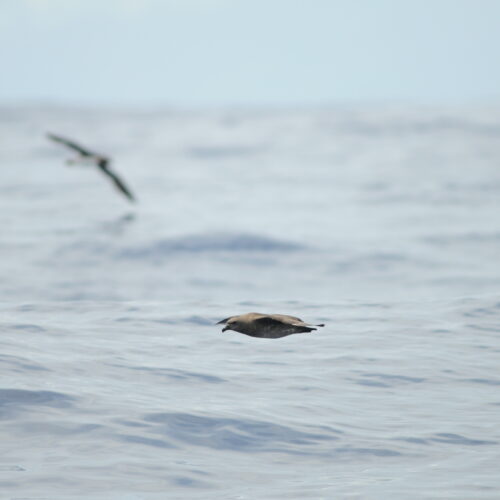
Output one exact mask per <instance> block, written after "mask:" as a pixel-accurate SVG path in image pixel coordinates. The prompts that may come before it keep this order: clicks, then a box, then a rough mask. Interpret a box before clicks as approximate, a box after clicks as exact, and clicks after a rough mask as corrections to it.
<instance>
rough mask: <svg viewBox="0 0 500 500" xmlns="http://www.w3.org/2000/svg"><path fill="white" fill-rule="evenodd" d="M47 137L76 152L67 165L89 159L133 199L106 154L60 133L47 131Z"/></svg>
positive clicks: (124, 193) (121, 190) (122, 191)
mask: <svg viewBox="0 0 500 500" xmlns="http://www.w3.org/2000/svg"><path fill="white" fill-rule="evenodd" d="M47 137H48V138H49V139H51V140H52V141H54V142H58V143H60V144H64V145H65V146H67V147H68V148H70V149H72V150H74V151H76V152H77V153H78V155H79V156H78V157H77V158H75V159H69V160H67V162H66V163H67V164H68V165H72V164H74V163H80V162H82V161H85V160H89V161H91V162H92V163H94V164H95V165H96V167H98V168H99V169H100V171H101V172H102V173H103V174H105V175H107V176H108V177H109V178H110V179H111V180H112V181H113V184H114V185H115V187H116V188H117V189H118V191H120V192H121V193H122V194H123V195H125V196H126V197H127V199H128V200H129V201H131V202H134V201H135V197H134V195H133V194H132V193H131V191H130V190H129V189H128V187H127V186H126V185H125V183H124V182H123V181H122V180H121V179H120V178H119V177H118V175H116V173H115V172H113V170H111V168H110V163H111V160H110V158H108V157H107V156H103V155H100V154H97V153H94V152H93V151H90V150H88V149H86V148H84V147H82V146H80V145H79V144H77V143H76V142H73V141H71V140H69V139H66V138H64V137H61V136H60V135H55V134H51V133H48V134H47Z"/></svg>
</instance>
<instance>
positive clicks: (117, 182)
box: [99, 161, 135, 201]
mask: <svg viewBox="0 0 500 500" xmlns="http://www.w3.org/2000/svg"><path fill="white" fill-rule="evenodd" d="M107 164H108V162H107V161H101V162H100V163H99V168H100V169H101V172H102V173H103V174H105V175H107V176H108V177H109V178H110V179H111V180H112V181H113V183H114V185H115V186H116V188H117V189H118V190H119V191H120V192H122V193H123V194H124V195H125V196H126V197H127V198H128V199H129V200H130V201H135V198H134V195H133V194H132V193H131V192H130V190H129V189H128V188H127V186H126V185H125V183H124V182H123V181H122V180H121V179H120V178H119V177H118V176H117V175H116V174H115V173H114V172H113V171H112V170H111V169H110V168H109V167H108V165H107Z"/></svg>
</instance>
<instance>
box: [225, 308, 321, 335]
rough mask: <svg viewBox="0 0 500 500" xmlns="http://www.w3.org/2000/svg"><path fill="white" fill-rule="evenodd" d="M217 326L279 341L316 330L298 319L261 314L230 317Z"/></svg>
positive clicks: (281, 315) (283, 315)
mask: <svg viewBox="0 0 500 500" xmlns="http://www.w3.org/2000/svg"><path fill="white" fill-rule="evenodd" d="M217 324H218V325H222V324H225V325H226V326H225V327H224V328H223V329H222V331H223V332H225V331H226V330H234V331H235V332H239V333H244V334H245V335H250V337H260V338H263V339H279V338H281V337H286V336H287V335H292V334H294V333H308V332H311V331H313V330H316V328H314V327H316V326H325V325H323V324H321V325H311V324H308V323H304V322H303V321H302V320H301V319H300V318H296V317H294V316H288V315H286V314H261V313H255V312H252V313H247V314H240V315H239V316H230V317H229V318H226V319H223V320H222V321H219V322H218V323H217Z"/></svg>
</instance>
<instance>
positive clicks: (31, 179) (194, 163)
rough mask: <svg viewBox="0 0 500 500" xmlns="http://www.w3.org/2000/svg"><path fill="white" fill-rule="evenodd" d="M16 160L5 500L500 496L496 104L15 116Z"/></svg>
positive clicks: (8, 238)
mask: <svg viewBox="0 0 500 500" xmlns="http://www.w3.org/2000/svg"><path fill="white" fill-rule="evenodd" d="M47 132H53V133H56V134H61V135H64V136H67V137H69V138H72V139H74V140H77V141H80V142H81V143H82V144H83V145H86V146H88V147H89V148H91V149H95V150H97V151H99V152H102V153H105V154H109V155H110V156H111V157H112V158H113V160H114V164H113V166H114V168H115V170H116V172H117V173H118V174H119V175H120V176H122V177H123V179H124V180H125V182H126V183H127V184H128V185H129V187H130V189H131V190H132V191H133V192H134V194H135V195H136V197H137V199H138V202H137V203H136V204H131V203H129V202H128V201H127V200H126V199H125V198H124V197H123V196H121V195H120V193H118V192H117V191H116V190H115V189H114V188H113V186H112V184H111V183H110V182H109V179H107V178H105V177H104V176H103V175H102V174H101V173H100V172H98V171H97V170H96V169H94V168H91V167H90V166H78V165H74V166H68V165H66V164H65V160H66V159H67V158H70V157H72V156H73V155H72V154H71V152H69V151H67V150H66V149H65V148H64V147H63V146H61V145H60V144H56V143H53V142H50V141H49V140H47V139H46V137H45V134H46V133H47ZM0 163H1V167H0V228H1V235H0V283H1V286H0V342H1V350H0V368H1V372H0V373H1V379H0V443H1V453H0V498H1V499H2V500H3V499H8V500H21V499H23V500H28V499H29V500H35V499H37V500H42V499H43V500H48V499H51V500H52V499H81V498H82V499H91V500H98V499H99V500H100V499H110V500H139V499H146V500H149V499H152V500H163V499H235V500H236V499H238V500H240V499H245V500H254V499H265V500H275V499H297V500H299V499H300V500H302V499H326V500H330V499H362V500H363V499H376V500H378V499H397V500H401V499H460V500H463V499H471V500H477V499H492V500H497V499H498V498H500V466H499V463H500V425H499V422H500V108H499V107H498V106H497V107H487V106H484V107H469V108H466V107H456V108H440V107H426V108H416V107H405V106H402V105H398V106H385V107H381V106H379V107H361V106H360V107H354V106H353V107H338V108H336V107H331V108H325V109H321V108H315V109H298V110H273V109H269V110H263V109H261V110H254V111H250V110H213V111H196V110H191V111H189V110H185V111H179V110H171V109H160V110H151V109H149V110H146V109H145V110H129V111H127V110H120V109H90V108H86V109H80V108H65V107H57V106H39V107H36V106H26V107H18V108H14V107H8V106H3V107H2V108H0ZM250 311H257V312H269V313H283V314H292V315H296V316H299V317H301V318H302V319H304V320H305V321H308V322H313V323H325V324H326V326H325V328H323V329H320V330H319V331H317V332H312V333H310V334H302V335H291V336H288V337H285V338H282V339H277V340H268V339H258V338H257V339H256V338H251V337H247V336H245V335H241V334H238V333H235V332H225V333H222V332H221V326H220V325H215V323H216V322H217V321H219V320H221V319H222V318H225V317H227V316H230V315H234V314H240V313H245V312H250Z"/></svg>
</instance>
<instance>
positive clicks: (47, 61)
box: [0, 0, 500, 107]
mask: <svg viewBox="0 0 500 500" xmlns="http://www.w3.org/2000/svg"><path fill="white" fill-rule="evenodd" d="M499 49H500V0H121V1H120V0H0V61H1V65H2V69H1V77H0V103H11V104H16V103H25V102H55V103H62V104H96V105H134V106H135V105H152V106H155V105H167V106H180V107H182V106H188V107H189V106H227V105H244V106H252V105H259V106H261V105H279V106H281V105H285V106H286V105H311V104H313V105H318V104H320V105H321V104H335V103H360V102H361V103H377V102H409V103H442V102H444V103H474V102H478V101H479V102H481V103H485V102H486V103H488V102H492V103H494V102H496V103H498V102H500V65H499V63H498V61H499V52H500V50H499Z"/></svg>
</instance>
